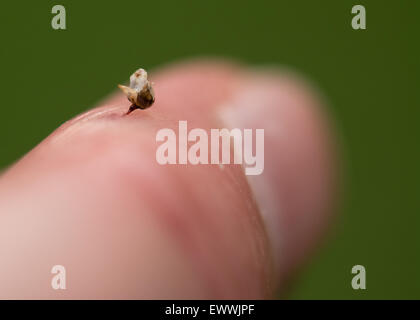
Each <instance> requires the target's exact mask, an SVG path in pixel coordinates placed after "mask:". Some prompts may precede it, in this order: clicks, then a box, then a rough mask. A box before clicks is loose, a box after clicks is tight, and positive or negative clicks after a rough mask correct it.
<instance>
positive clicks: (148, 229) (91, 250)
mask: <svg viewBox="0 0 420 320" xmlns="http://www.w3.org/2000/svg"><path fill="white" fill-rule="evenodd" d="M243 78H244V73H243V71H242V70H240V68H238V67H237V66H232V65H230V64H225V63H210V62H209V63H206V62H195V63H191V64H184V65H178V66H173V67H169V68H166V69H165V70H162V71H158V72H156V73H155V74H153V77H152V81H154V82H155V86H154V89H155V96H156V102H155V105H153V106H152V107H151V108H150V109H147V110H144V111H135V112H133V113H132V114H130V115H129V116H123V114H124V113H125V112H126V111H127V108H128V105H129V103H128V102H127V101H126V99H125V97H123V96H122V95H120V94H119V95H115V96H113V97H111V98H109V99H108V100H107V101H106V102H104V103H103V104H102V106H101V107H99V108H96V109H93V110H91V111H88V112H86V113H85V114H83V115H81V116H78V117H76V118H75V119H73V120H70V121H68V122H67V123H65V124H64V125H62V126H61V127H60V128H59V129H57V130H56V131H55V132H54V133H53V134H52V135H51V136H50V137H48V138H47V139H46V140H44V141H43V142H42V143H41V144H40V145H38V146H37V147H36V148H35V149H34V150H32V151H31V152H29V153H28V154H27V155H26V156H25V157H24V158H22V159H21V160H20V161H19V162H17V163H16V164H15V165H13V166H12V167H11V168H9V169H8V170H7V171H6V172H5V173H3V175H2V176H1V179H0V237H1V239H0V255H1V256H2V257H3V260H4V263H2V265H1V266H0V283H2V289H0V298H53V299H56V298H57V299H60V298H82V299H84V298H129V299H131V298H194V299H195V298H222V299H223V298H250V299H252V298H267V297H270V296H271V295H272V294H273V292H274V290H275V287H276V283H278V282H279V277H280V276H279V274H281V270H280V271H279V268H285V267H284V266H283V265H282V263H279V262H278V258H276V256H278V254H277V253H276V252H273V250H283V251H285V252H288V250H290V249H289V248H288V247H287V246H286V245H283V246H280V247H279V248H278V247H277V246H276V245H273V243H270V242H269V240H268V239H269V238H268V235H267V230H268V229H266V227H265V226H264V223H263V221H265V222H267V218H265V217H264V216H263V217H262V216H261V213H260V208H259V207H260V204H259V203H257V201H256V200H255V197H256V195H255V194H256V193H257V192H256V191H255V188H253V187H252V186H251V187H250V185H249V182H248V180H247V178H246V177H245V175H244V173H243V170H242V168H241V167H240V166H239V165H225V166H224V167H223V168H221V167H219V166H212V165H197V166H193V165H187V166H185V165H184V166H183V165H166V166H162V165H159V164H158V163H157V162H156V159H155V152H156V148H157V143H156V140H155V137H156V132H157V131H158V130H159V129H162V128H172V129H173V130H174V131H175V132H177V128H178V121H179V120H187V121H188V127H189V128H196V127H197V128H204V129H208V130H209V129H210V128H223V127H224V126H225V124H227V123H229V121H225V120H226V119H228V118H223V117H222V118H221V117H220V106H223V105H225V104H226V102H229V101H234V99H236V98H235V92H237V91H238V86H242V87H243V86H244V83H242V82H243V81H242V79H243ZM304 103H306V102H304ZM227 114H228V117H229V112H228V113H227ZM303 118H305V117H303ZM308 121H309V120H308ZM308 125H312V123H311V122H310V121H309V122H308ZM248 127H249V128H252V127H253V126H252V125H249V126H248ZM315 131H316V130H315ZM270 141H271V140H270V137H268V143H270ZM322 148H323V147H322ZM268 158H269V157H268V156H267V154H266V159H268ZM320 159H321V158H320ZM319 161H321V160H319ZM267 170H268V171H269V173H270V170H271V169H270V167H266V169H265V171H267ZM256 178H257V177H256ZM256 178H253V179H256ZM295 188H298V186H297V187H295ZM314 188H318V186H315V187H314ZM318 189H319V188H318ZM326 192H327V191H322V193H321V194H320V196H321V197H326V196H325V195H323V194H324V193H326ZM307 201H312V200H310V199H309V200H307ZM286 202H287V201H286ZM321 202H322V204H315V205H316V206H317V210H318V207H319V208H321V207H322V206H323V205H324V202H328V200H324V199H322V201H321ZM292 207H293V206H292ZM290 210H292V209H290ZM293 210H295V211H296V212H297V213H295V214H297V215H299V209H293ZM293 210H292V211H293ZM319 210H321V209H319ZM265 211H267V210H265ZM268 211H270V210H268ZM319 217H321V220H322V221H325V217H324V216H322V215H321V214H320V215H319ZM279 220H280V221H282V220H287V218H281V219H279ZM312 220H313V219H312ZM293 223H294V222H293V221H292V223H291V225H292V228H295V229H296V228H297V227H293ZM319 224H321V225H324V224H325V223H324V222H320V223H319ZM307 228H308V227H306V226H305V230H306V231H308V232H309V233H310V234H311V235H310V237H311V238H316V234H317V233H319V232H320V231H319V230H321V229H322V228H321V227H319V228H317V230H315V231H311V230H309V229H307ZM296 230H298V229H296ZM298 231H299V230H298ZM271 232H273V231H271ZM268 233H270V230H268ZM270 238H271V239H272V236H271V235H270ZM296 239H297V238H296ZM283 240H284V239H283V238H282V237H280V239H279V240H278V241H279V242H282V241H283ZM276 241H277V240H276ZM298 241H306V240H298ZM283 242H285V241H283ZM302 247H305V250H306V247H308V245H307V244H304V245H302ZM298 251H299V252H301V251H302V250H299V249H298ZM288 254H289V253H288ZM291 256H293V255H291ZM291 259H292V260H294V261H296V262H294V263H295V264H298V263H299V260H300V259H301V258H299V256H296V254H295V256H294V257H293V258H291ZM57 264H61V265H64V266H65V267H66V273H67V279H68V280H67V281H68V286H67V289H66V290H63V291H61V292H57V291H55V290H52V289H51V285H50V283H51V278H52V275H51V273H50V270H51V268H52V266H53V265H57Z"/></svg>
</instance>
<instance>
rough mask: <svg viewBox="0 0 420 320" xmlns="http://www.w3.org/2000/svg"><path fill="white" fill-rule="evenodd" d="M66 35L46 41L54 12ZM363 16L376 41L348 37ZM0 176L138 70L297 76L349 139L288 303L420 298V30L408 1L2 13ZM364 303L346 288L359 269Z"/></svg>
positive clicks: (122, 4) (366, 34) (98, 4)
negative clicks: (209, 64)
mask: <svg viewBox="0 0 420 320" xmlns="http://www.w3.org/2000/svg"><path fill="white" fill-rule="evenodd" d="M55 4H62V5H64V6H65V8H66V10H67V30H65V31H55V30H53V29H52V28H51V19H52V16H53V15H52V14H51V8H52V6H53V5H55ZM355 4H363V5H365V7H366V11H367V30H364V31H355V30H353V29H352V28H351V24H350V23H351V18H352V15H351V8H352V6H353V5H355ZM0 10H1V13H0V15H1V16H0V32H1V59H0V61H1V93H2V95H1V98H2V103H1V108H2V110H1V116H0V119H1V121H0V143H1V153H0V154H1V157H0V167H2V168H4V167H6V166H8V165H10V164H11V163H12V162H13V161H15V160H16V159H18V158H19V157H21V156H22V155H23V154H24V153H26V152H27V151H29V150H30V149H31V148H32V147H34V146H35V145H36V144H37V143H39V142H40V141H41V140H42V139H43V138H44V137H45V136H46V135H48V134H49V133H50V132H51V131H52V130H53V129H55V128H56V127H57V126H59V125H60V124H61V123H62V122H63V121H65V120H67V119H69V118H70V117H73V116H75V115H76V114H78V113H80V112H82V111H84V110H86V109H87V108H89V107H91V106H92V105H94V104H95V103H96V102H97V101H98V100H100V99H101V98H103V97H104V96H105V95H107V94H108V93H110V92H111V91H112V90H114V89H115V85H116V83H120V82H124V81H126V80H127V77H128V75H129V74H131V73H132V71H133V70H135V69H136V68H137V67H139V66H144V67H145V68H147V69H148V70H149V69H153V68H154V67H156V66H160V65H162V64H166V63H168V62H172V61H176V60H177V59H185V58H188V57H194V56H200V55H206V56H209V55H216V56H223V57H230V58H235V59H239V60H240V61H242V62H245V63H249V64H278V65H284V66H288V67H291V68H293V69H296V70H297V71H299V72H301V73H302V74H304V75H306V76H307V77H309V79H311V80H312V81H313V82H314V83H315V84H316V85H317V86H318V87H319V88H320V89H321V90H322V91H323V93H324V94H325V95H326V97H327V99H328V101H329V102H330V109H331V113H332V116H333V118H334V119H335V120H336V125H337V128H338V129H339V131H340V134H341V140H340V142H341V144H342V146H341V147H342V151H343V159H344V162H345V163H344V167H345V180H344V181H345V186H344V199H343V203H342V206H341V208H340V216H339V218H338V227H337V228H335V229H334V231H333V233H332V235H331V237H330V239H329V242H328V243H327V245H326V246H324V247H323V248H322V249H321V251H320V252H319V254H318V255H317V256H316V257H315V259H314V260H312V262H311V264H310V265H309V266H307V267H306V268H305V269H304V272H303V276H302V277H301V278H299V279H298V282H297V286H295V287H294V288H293V290H292V293H291V297H292V298H299V299H301V298H302V299H303V298H319V299H323V298H333V299H336V298H355V299H364V298H420V250H419V249H420V237H419V236H418V232H419V227H420V211H419V209H420V205H419V194H418V193H419V191H420V189H419V184H418V181H419V178H420V175H419V170H418V165H419V160H420V159H419V148H418V142H419V141H418V140H419V137H420V135H419V132H418V123H419V114H420V113H419V107H420V98H419V84H420V82H419V80H420V79H419V71H420V62H419V58H420V50H419V49H420V47H419V31H420V28H419V21H418V16H419V13H420V2H419V1H416V0H412V1H410V0H407V1H398V2H396V1H394V2H391V1H389V2H385V1H367V0H363V1H344V0H341V1H336V0H332V1H309V0H308V1H282V0H277V1H272V2H267V1H249V2H246V1H215V0H213V1H199V0H196V1H180V0H178V1H155V0H154V1H145V0H143V1H142V0H137V1H126V0H119V1H75V0H73V1H67V0H60V1H19V2H17V1H7V2H6V1H4V2H2V5H1V9H0ZM355 264H362V265H364V266H365V267H366V270H367V290H365V291H354V290H353V289H352V288H351V285H350V281H351V278H352V274H351V267H352V266H353V265H355Z"/></svg>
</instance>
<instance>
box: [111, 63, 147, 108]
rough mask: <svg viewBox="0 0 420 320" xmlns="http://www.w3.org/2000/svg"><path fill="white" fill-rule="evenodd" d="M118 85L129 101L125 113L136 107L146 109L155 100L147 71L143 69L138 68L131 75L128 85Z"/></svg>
mask: <svg viewBox="0 0 420 320" xmlns="http://www.w3.org/2000/svg"><path fill="white" fill-rule="evenodd" d="M118 87H119V88H120V89H121V90H122V92H124V94H125V95H126V96H127V98H128V100H129V101H130V102H131V106H130V108H129V109H128V111H127V114H130V113H131V112H133V111H134V110H136V109H142V110H143V109H147V108H149V107H150V106H151V105H152V104H153V103H154V102H155V93H154V92H153V87H152V84H151V83H150V82H149V80H147V72H146V70H144V69H141V68H140V69H138V70H137V71H136V72H134V73H133V74H132V75H131V77H130V86H129V87H127V86H123V85H121V84H119V85H118Z"/></svg>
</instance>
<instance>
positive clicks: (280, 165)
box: [219, 72, 332, 276]
mask: <svg viewBox="0 0 420 320" xmlns="http://www.w3.org/2000/svg"><path fill="white" fill-rule="evenodd" d="M219 114H220V117H221V119H222V121H223V123H224V124H225V125H226V126H227V127H228V128H239V129H253V132H254V133H253V139H255V132H256V131H255V130H256V129H264V162H265V163H264V171H263V172H262V173H261V174H260V175H247V179H248V182H249V184H250V187H251V189H252V191H253V194H254V196H255V199H256V202H257V204H258V207H259V210H260V212H261V215H262V218H263V221H264V223H265V226H266V230H267V234H268V237H269V240H270V243H271V247H272V251H273V258H274V261H275V264H276V265H277V267H278V270H279V271H280V272H279V273H280V276H281V273H285V272H286V271H290V270H291V269H293V268H295V267H296V266H297V265H298V264H300V263H301V262H302V260H303V257H305V256H306V255H307V251H308V250H309V249H310V248H311V247H312V246H313V243H314V242H315V239H316V238H317V237H318V236H319V235H320V234H321V233H322V230H323V228H324V226H325V225H326V221H327V218H328V214H327V213H326V211H328V209H327V207H328V202H329V201H330V194H331V190H330V188H331V185H330V180H331V169H332V168H331V161H330V159H329V156H330V154H329V152H330V151H329V150H328V143H327V141H326V140H328V139H327V135H326V128H325V125H324V123H323V120H322V116H320V115H321V114H322V111H321V109H320V103H319V99H318V98H317V97H316V95H315V94H314V93H313V89H310V88H309V87H308V86H307V85H304V84H303V83H302V81H300V80H297V78H296V77H294V76H292V75H291V74H289V75H283V76H281V75H278V74H274V73H273V74H267V73H266V72H252V73H249V74H246V75H245V76H244V77H243V79H242V80H241V81H240V83H239V84H238V87H237V89H236V91H235V93H234V94H233V96H232V98H231V100H229V101H228V102H227V103H226V104H224V105H223V106H221V107H220V109H219Z"/></svg>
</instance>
